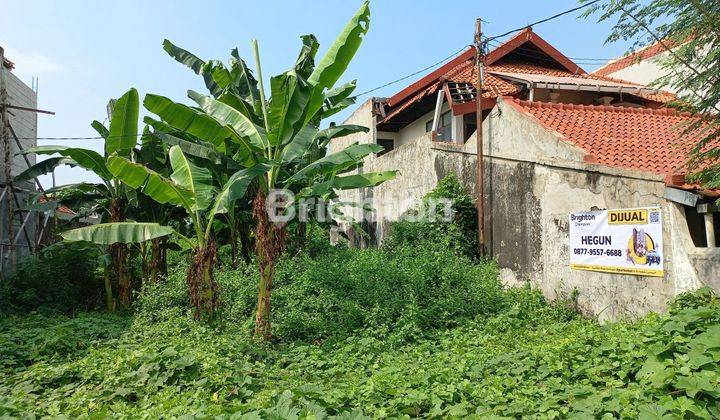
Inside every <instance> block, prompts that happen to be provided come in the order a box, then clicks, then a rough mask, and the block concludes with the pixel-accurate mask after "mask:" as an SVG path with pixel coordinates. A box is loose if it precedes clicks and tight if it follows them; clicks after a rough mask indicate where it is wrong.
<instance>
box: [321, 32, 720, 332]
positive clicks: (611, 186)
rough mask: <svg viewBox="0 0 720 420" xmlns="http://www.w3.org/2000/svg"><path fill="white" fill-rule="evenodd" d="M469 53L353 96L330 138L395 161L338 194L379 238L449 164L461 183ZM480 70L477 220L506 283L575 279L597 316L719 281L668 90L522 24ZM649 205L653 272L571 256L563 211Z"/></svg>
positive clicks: (471, 99)
mask: <svg viewBox="0 0 720 420" xmlns="http://www.w3.org/2000/svg"><path fill="white" fill-rule="evenodd" d="M474 55H475V52H474V50H473V49H472V48H469V49H468V50H467V51H465V52H464V53H463V54H461V55H459V56H458V57H456V58H455V59H453V60H451V61H450V62H448V63H447V64H445V65H444V66H442V67H440V68H438V69H437V70H435V71H433V72H432V73H430V74H428V75H426V76H425V77H423V78H421V79H419V80H418V81H416V82H415V83H413V84H411V85H409V86H408V87H406V88H405V89H402V90H401V91H400V92H398V93H397V94H395V95H393V96H392V97H390V98H373V99H371V100H369V101H367V102H365V103H364V104H362V105H361V106H360V107H359V108H358V109H357V110H356V111H355V112H354V113H353V114H352V115H351V116H350V117H349V118H348V120H347V121H346V123H351V124H360V125H366V126H368V127H370V130H369V132H368V133H358V134H354V135H352V136H348V137H345V138H341V139H337V140H334V143H333V144H332V145H331V150H330V151H331V152H334V151H338V150H341V149H343V148H345V147H347V146H348V145H350V144H352V143H355V142H359V143H377V144H380V145H383V146H386V149H387V150H386V151H385V152H383V153H381V154H378V155H377V156H369V157H368V158H367V159H366V160H365V163H364V165H363V167H362V168H360V169H358V171H368V172H369V171H381V170H391V169H397V170H399V171H400V174H399V175H398V177H397V178H396V179H395V180H392V181H388V182H386V183H384V184H382V185H380V186H378V187H375V188H373V189H370V190H359V191H352V192H343V193H342V194H341V198H342V199H347V200H352V201H359V202H363V203H369V204H372V207H373V208H374V209H375V210H374V212H372V214H368V210H366V209H363V208H354V209H353V210H352V211H350V215H352V216H353V217H354V218H356V219H361V218H363V217H364V218H365V219H369V220H371V222H370V223H366V226H365V227H366V229H367V230H369V231H370V233H371V235H370V240H369V241H374V242H381V241H382V239H383V237H384V235H385V234H386V233H387V230H388V228H389V225H390V223H391V222H393V221H395V220H398V219H400V218H401V217H402V216H403V215H404V214H405V213H406V212H407V211H408V210H409V209H411V208H412V207H414V205H415V203H416V201H417V200H418V199H420V198H421V197H422V196H423V195H425V194H426V193H427V192H429V191H430V190H431V189H432V188H433V187H434V186H435V185H436V184H437V182H438V181H439V180H440V179H442V178H443V177H444V176H445V175H447V174H448V173H450V172H454V173H456V174H457V175H458V176H459V178H460V179H461V180H462V181H463V183H464V184H465V185H466V187H467V188H468V189H469V190H470V191H475V179H476V177H475V175H476V172H475V168H476V159H477V150H476V140H475V135H476V126H475V120H476V115H475V110H476V106H477V105H476V102H475V101H476V100H477V94H476V89H475V86H474V83H475V79H476V74H475V73H474V72H475V66H474ZM485 76H486V77H485V83H484V87H483V91H482V94H481V95H480V100H481V105H482V118H483V122H482V124H483V141H484V143H483V144H484V150H483V154H484V182H485V185H484V191H485V196H484V203H485V210H486V214H485V224H486V226H485V229H486V238H487V245H488V251H489V253H490V256H492V257H493V258H494V259H496V260H497V262H498V264H499V266H500V268H501V277H502V279H503V281H504V282H506V284H508V285H518V284H524V283H526V282H530V283H532V284H533V285H534V286H535V287H537V288H539V289H540V290H542V292H543V293H544V294H545V295H546V296H547V297H549V298H551V299H552V298H556V297H559V296H560V297H562V296H569V295H570V294H571V293H573V292H574V291H577V292H578V304H579V306H580V307H581V309H582V310H583V311H585V312H586V313H588V314H592V315H596V316H598V317H599V318H600V319H602V320H610V319H618V318H623V317H629V316H630V317H632V316H638V315H642V314H644V313H647V312H649V311H662V310H663V309H665V307H666V304H667V302H668V301H669V300H670V299H671V298H672V297H674V296H676V295H677V294H678V293H681V292H684V291H688V290H693V289H696V288H698V287H700V286H701V285H703V284H709V285H711V286H713V287H714V288H715V289H716V290H720V279H718V278H717V277H716V276H714V275H713V273H717V272H718V271H720V248H717V247H716V244H717V239H718V237H719V236H720V233H719V232H718V227H719V226H720V220H718V214H717V213H716V211H717V209H715V208H714V206H712V202H713V201H714V200H715V199H716V198H717V196H718V192H717V191H703V190H701V189H699V188H697V186H695V185H691V184H688V183H686V181H685V179H684V174H685V171H684V169H683V168H684V163H685V161H686V158H685V156H686V153H687V151H688V150H689V147H691V146H692V144H693V139H692V138H688V136H685V135H683V132H682V130H681V129H678V127H679V126H680V125H681V124H683V123H687V122H689V121H691V120H692V117H691V116H689V115H688V114H681V113H678V112H677V111H675V110H672V109H670V108H667V107H666V106H665V105H666V104H667V103H668V102H670V101H672V100H673V99H674V95H673V94H671V93H669V92H664V91H658V90H657V89H654V88H649V87H647V86H644V85H641V84H638V83H634V82H629V81H625V80H621V79H616V78H611V77H608V76H604V75H599V74H592V73H588V72H586V71H585V70H583V69H582V68H581V67H580V66H578V65H576V64H575V63H573V61H572V60H571V59H569V58H568V57H566V56H565V55H563V54H562V53H561V52H559V51H558V50H557V49H555V48H554V47H552V46H551V45H550V44H549V43H547V42H546V41H545V40H543V39H542V38H541V37H540V36H539V35H538V34H536V33H535V32H533V31H532V30H531V29H529V28H528V29H526V30H523V31H521V32H519V33H518V34H517V35H516V36H514V37H513V38H511V39H510V40H508V41H507V42H505V43H504V44H502V45H500V46H498V47H497V48H495V49H494V50H492V51H491V52H489V53H488V54H487V55H486V60H485ZM690 137H692V136H690ZM650 206H652V207H659V208H660V209H661V212H662V217H663V221H662V236H663V250H662V251H663V255H664V260H663V261H664V271H663V274H662V277H650V276H638V275H628V274H618V273H615V274H608V273H601V272H594V271H580V270H576V269H571V267H570V263H569V262H570V255H569V253H570V249H569V248H570V247H569V230H570V229H569V217H568V216H569V214H570V213H571V212H576V211H583V210H592V209H623V208H637V207H650ZM356 242H361V243H362V242H368V240H367V239H362V238H357V240H356Z"/></svg>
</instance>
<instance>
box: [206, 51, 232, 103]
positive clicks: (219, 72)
mask: <svg viewBox="0 0 720 420" xmlns="http://www.w3.org/2000/svg"><path fill="white" fill-rule="evenodd" d="M202 73H203V74H208V75H210V77H211V78H212V80H213V82H214V83H215V85H216V86H217V89H215V90H211V93H212V95H213V96H214V97H216V98H217V97H218V96H220V94H222V93H223V92H224V91H225V89H226V88H227V87H228V86H230V84H231V83H232V74H230V71H229V70H228V69H227V68H225V65H224V64H223V63H222V61H219V60H210V61H208V62H207V63H205V65H204V66H203V68H202ZM208 88H209V87H208Z"/></svg>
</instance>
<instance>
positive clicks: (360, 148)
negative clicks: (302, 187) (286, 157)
mask: <svg viewBox="0 0 720 420" xmlns="http://www.w3.org/2000/svg"><path fill="white" fill-rule="evenodd" d="M382 150H383V147H382V146H379V145H377V144H353V145H351V146H349V147H347V148H345V149H343V150H341V151H339V152H336V153H333V154H331V155H327V156H325V157H323V158H321V159H318V160H316V161H315V162H312V163H311V164H309V165H307V166H305V167H304V168H302V169H301V170H299V171H298V172H296V173H295V175H293V176H292V177H290V179H288V183H292V182H297V181H300V180H303V179H306V178H308V177H309V176H311V175H313V174H315V173H317V172H325V173H328V172H332V173H340V172H343V171H345V170H347V169H350V168H353V167H355V166H357V165H358V164H360V163H361V162H362V159H363V158H364V157H365V156H367V155H369V154H370V153H377V152H381V151H382Z"/></svg>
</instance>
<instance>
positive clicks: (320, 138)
mask: <svg viewBox="0 0 720 420" xmlns="http://www.w3.org/2000/svg"><path fill="white" fill-rule="evenodd" d="M368 131H370V130H369V129H368V128H367V127H364V126H362V125H354V124H343V125H331V126H330V127H328V128H326V129H324V130H320V131H318V133H317V136H315V137H316V139H317V143H318V146H319V147H325V146H327V145H328V143H330V140H332V139H335V138H339V137H345V136H348V135H350V134H355V133H367V132H368Z"/></svg>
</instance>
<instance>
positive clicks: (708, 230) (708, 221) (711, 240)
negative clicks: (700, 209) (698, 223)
mask: <svg viewBox="0 0 720 420" xmlns="http://www.w3.org/2000/svg"><path fill="white" fill-rule="evenodd" d="M705 237H706V238H707V246H708V248H714V247H716V246H717V244H716V243H715V220H713V214H712V213H705Z"/></svg>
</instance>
